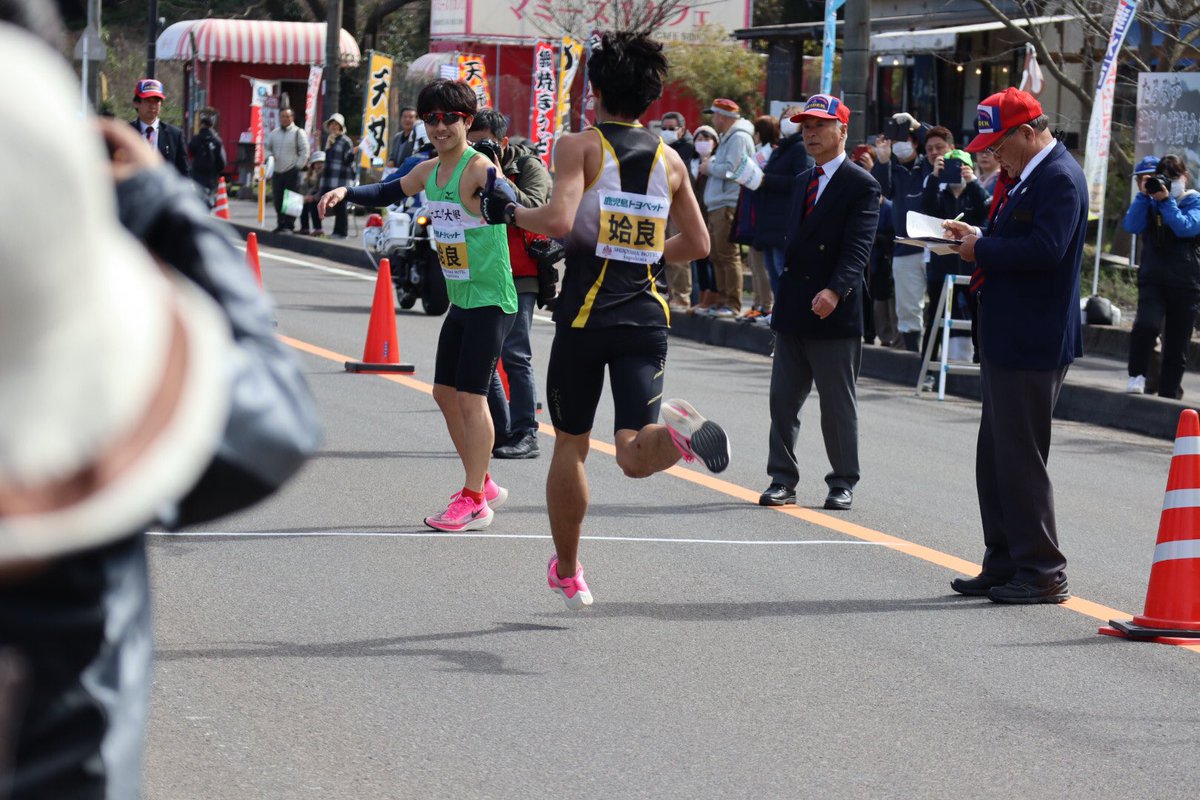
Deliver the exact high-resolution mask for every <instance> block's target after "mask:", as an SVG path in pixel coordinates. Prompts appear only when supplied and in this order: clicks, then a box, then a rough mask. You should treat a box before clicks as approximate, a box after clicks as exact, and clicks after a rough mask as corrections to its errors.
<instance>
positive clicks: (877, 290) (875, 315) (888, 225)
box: [851, 144, 904, 347]
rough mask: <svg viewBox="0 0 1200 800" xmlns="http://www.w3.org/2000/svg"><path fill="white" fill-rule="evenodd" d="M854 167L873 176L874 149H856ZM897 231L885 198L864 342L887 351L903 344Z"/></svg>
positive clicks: (873, 251)
mask: <svg viewBox="0 0 1200 800" xmlns="http://www.w3.org/2000/svg"><path fill="white" fill-rule="evenodd" d="M851 158H852V159H853V161H854V163H855V164H858V165H859V166H860V167H862V168H863V169H865V170H866V171H867V172H871V171H872V170H873V169H874V168H875V156H874V148H872V147H871V145H869V144H863V145H859V146H858V147H855V148H854V154H853V155H852V156H851ZM895 239H896V229H895V227H894V226H893V225H892V201H891V200H888V199H887V198H886V197H883V198H881V199H880V201H879V226H878V228H876V230H875V241H874V244H873V245H872V247H871V261H870V263H869V264H868V266H867V292H866V293H864V297H863V327H864V331H863V342H864V343H866V344H874V343H875V339H876V337H878V338H879V343H880V344H881V345H883V346H884V347H898V346H900V345H902V344H903V343H904V340H903V339H902V338H900V331H899V330H897V329H896V304H895V302H894V297H893V295H894V291H895V289H894V287H893V285H892V248H893V247H895Z"/></svg>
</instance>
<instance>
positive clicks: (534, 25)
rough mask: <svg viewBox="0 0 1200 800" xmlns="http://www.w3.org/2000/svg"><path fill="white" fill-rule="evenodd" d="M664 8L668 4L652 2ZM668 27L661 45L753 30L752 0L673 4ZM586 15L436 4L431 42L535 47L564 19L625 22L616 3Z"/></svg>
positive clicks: (554, 0) (557, 5)
mask: <svg viewBox="0 0 1200 800" xmlns="http://www.w3.org/2000/svg"><path fill="white" fill-rule="evenodd" d="M650 2H651V3H653V4H654V5H663V4H664V3H666V2H670V0H650ZM673 5H675V8H674V10H673V11H671V13H670V16H669V18H668V19H667V22H666V23H665V24H664V25H663V26H662V27H661V28H658V29H657V30H656V31H655V32H654V38H656V39H658V40H660V41H663V42H688V41H694V40H696V39H697V38H699V35H700V28H701V27H703V26H705V25H717V26H720V27H722V28H724V29H725V30H727V31H732V30H735V29H737V28H748V27H750V21H751V19H750V17H751V6H752V0H683V1H682V2H680V3H677V4H673ZM579 6H580V8H581V9H582V10H577V9H575V8H574V7H573V4H569V3H563V2H562V1H561V0H494V2H487V3H481V2H478V1H476V2H470V1H469V0H432V2H431V3H430V27H429V38H431V39H433V40H435V41H436V40H445V41H462V40H464V39H473V40H476V41H479V40H484V41H488V42H497V43H504V42H511V43H513V44H526V45H528V44H532V43H533V42H535V41H536V40H538V39H540V38H545V36H546V35H547V34H550V35H555V34H557V33H558V32H559V31H562V30H563V28H564V25H563V22H564V20H563V17H564V16H567V17H569V18H570V21H571V22H577V23H578V24H580V25H581V26H582V27H583V29H584V30H609V29H611V28H613V26H614V25H619V24H620V23H621V20H620V19H618V18H617V17H615V16H614V14H616V13H617V11H616V10H615V9H616V8H618V7H619V4H617V3H609V2H597V3H580V4H579Z"/></svg>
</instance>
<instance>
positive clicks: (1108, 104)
mask: <svg viewBox="0 0 1200 800" xmlns="http://www.w3.org/2000/svg"><path fill="white" fill-rule="evenodd" d="M1136 11H1137V0H1120V2H1119V3H1118V4H1117V13H1116V14H1115V15H1114V16H1113V26H1112V35H1111V36H1110V37H1109V39H1108V48H1107V49H1106V50H1105V51H1104V60H1103V61H1101V62H1100V78H1099V80H1097V81H1096V96H1095V98H1094V99H1093V100H1092V118H1091V121H1090V122H1089V123H1088V135H1087V150H1086V151H1085V155H1084V161H1083V172H1084V174H1085V175H1086V176H1087V182H1088V198H1089V201H1090V202H1089V204H1088V210H1089V211H1090V212H1091V213H1093V214H1102V213H1103V211H1104V184H1105V181H1106V180H1107V178H1108V145H1109V140H1110V139H1111V136H1112V107H1113V90H1114V88H1115V87H1116V83H1117V56H1118V55H1119V54H1120V52H1121V46H1122V45H1123V44H1124V43H1125V34H1127V33H1128V32H1129V28H1130V25H1131V24H1132V23H1133V15H1134V13H1135V12H1136Z"/></svg>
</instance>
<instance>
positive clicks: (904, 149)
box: [892, 142, 916, 161]
mask: <svg viewBox="0 0 1200 800" xmlns="http://www.w3.org/2000/svg"><path fill="white" fill-rule="evenodd" d="M915 152H916V150H914V149H913V146H912V142H894V143H893V144H892V153H893V154H894V155H895V156H896V158H898V159H900V160H901V161H908V160H909V159H910V158H912V157H913V153H915Z"/></svg>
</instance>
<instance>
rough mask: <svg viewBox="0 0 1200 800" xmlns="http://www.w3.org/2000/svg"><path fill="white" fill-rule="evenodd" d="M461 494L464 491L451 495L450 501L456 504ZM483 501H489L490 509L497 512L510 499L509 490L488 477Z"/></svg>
mask: <svg viewBox="0 0 1200 800" xmlns="http://www.w3.org/2000/svg"><path fill="white" fill-rule="evenodd" d="M460 494H462V489H459V490H458V491H457V492H455V493H454V494H452V495H450V501H451V502H454V499H455V498H456V497H458V496H459V495H460ZM483 499H484V500H487V504H488V508H490V509H492V511H495V510H496V509H497V508H499V507H500V506H502V505H504V501H505V500H507V499H508V489H505V488H504V487H503V486H501V485H500V484H498V483H496V482H495V481H494V480H492V476H491V475H488V476H487V480H485V481H484V482H483Z"/></svg>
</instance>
